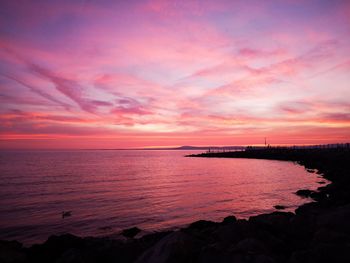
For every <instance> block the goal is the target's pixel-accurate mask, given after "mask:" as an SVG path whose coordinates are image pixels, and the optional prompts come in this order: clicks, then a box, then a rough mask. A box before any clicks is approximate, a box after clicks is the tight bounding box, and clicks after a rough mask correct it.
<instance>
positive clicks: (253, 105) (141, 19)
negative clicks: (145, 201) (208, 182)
mask: <svg viewBox="0 0 350 263" xmlns="http://www.w3.org/2000/svg"><path fill="white" fill-rule="evenodd" d="M282 2H283V4H282ZM0 57H1V60H0V119H1V120H0V121H1V122H0V147H1V148H134V147H151V146H158V147H162V146H163V147H164V146H180V145H198V146H200V145H249V144H261V143H263V140H264V137H267V138H268V142H269V143H271V144H324V143H336V142H337V143H338V142H349V141H350V2H349V1H331V0H330V1H316V0H311V1H306V0H305V1H304V0H297V1H292V0H289V1H199V0H198V1H164V0H159V1H88V0H87V1H32V3H31V2H30V1H1V4H0Z"/></svg>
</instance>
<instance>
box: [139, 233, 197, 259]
mask: <svg viewBox="0 0 350 263" xmlns="http://www.w3.org/2000/svg"><path fill="white" fill-rule="evenodd" d="M201 246H202V242H200V241H199V240H197V239H195V238H193V237H192V236H190V235H189V234H187V233H185V232H183V231H176V232H173V233H171V234H169V235H167V236H165V237H164V238H162V239H161V240H160V241H158V242H157V243H156V244H155V245H154V246H153V247H151V248H150V249H148V250H146V251H145V252H144V253H143V254H142V255H141V256H140V257H139V258H138V259H137V260H136V262H137V263H175V262H176V263H177V262H184V263H185V262H193V260H194V258H195V257H196V255H197V254H198V253H199V251H200V248H201Z"/></svg>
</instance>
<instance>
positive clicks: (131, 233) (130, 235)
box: [122, 227, 141, 238]
mask: <svg viewBox="0 0 350 263" xmlns="http://www.w3.org/2000/svg"><path fill="white" fill-rule="evenodd" d="M140 232H141V229H140V228H138V227H132V228H128V229H124V230H123V231H122V235H123V236H125V237H128V238H133V237H134V236H136V235H137V234H138V233H140Z"/></svg>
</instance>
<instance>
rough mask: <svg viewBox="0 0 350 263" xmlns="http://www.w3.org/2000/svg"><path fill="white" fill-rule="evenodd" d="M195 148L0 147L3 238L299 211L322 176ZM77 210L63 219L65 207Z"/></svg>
mask: <svg viewBox="0 0 350 263" xmlns="http://www.w3.org/2000/svg"><path fill="white" fill-rule="evenodd" d="M190 153H194V151H114V150H113V151H94V150H91V151H22V152H17V151H9V152H0V221H1V224H0V239H16V240H19V241H21V242H24V243H25V244H26V245H29V244H32V243H37V242H42V241H45V240H46V239H47V237H48V236H50V235H51V234H60V233H66V232H69V233H73V234H76V235H80V236H109V235H110V236H118V234H119V233H120V231H121V230H122V229H125V228H129V227H133V226H138V227H140V228H142V229H143V230H144V233H147V232H152V231H157V230H164V229H169V228H170V229H174V228H178V227H181V226H185V225H186V224H189V223H191V222H193V221H195V220H199V219H206V220H215V221H220V220H222V219H223V218H224V217H226V216H228V215H232V214H233V215H235V216H237V217H238V218H247V217H249V216H252V215H256V214H260V213H265V212H271V211H274V208H273V206H274V205H276V204H282V205H286V206H287V207H288V209H287V210H289V211H293V210H294V209H295V208H296V207H297V206H299V205H301V204H302V203H304V202H307V201H309V200H305V199H301V198H299V197H298V196H296V195H295V194H293V193H294V192H295V191H296V190H298V189H300V188H310V189H316V188H317V187H318V185H317V181H319V180H320V178H319V177H318V176H317V175H316V174H314V173H308V172H307V171H306V170H305V169H304V168H303V167H301V166H298V165H295V164H293V163H292V162H282V161H268V160H251V159H221V158H220V159H216V158H215V159H214V158H212V159H206V158H187V157H184V155H185V154H190ZM68 210H70V211H72V216H70V217H66V218H64V219H62V216H61V213H62V211H68Z"/></svg>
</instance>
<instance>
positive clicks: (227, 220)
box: [222, 216, 237, 224]
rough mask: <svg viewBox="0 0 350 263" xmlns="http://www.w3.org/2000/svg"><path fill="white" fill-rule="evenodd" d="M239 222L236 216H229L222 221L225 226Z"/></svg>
mask: <svg viewBox="0 0 350 263" xmlns="http://www.w3.org/2000/svg"><path fill="white" fill-rule="evenodd" d="M236 221H237V218H236V217H235V216H227V217H225V218H224V220H223V221H222V223H224V224H231V223H234V222H236Z"/></svg>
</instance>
